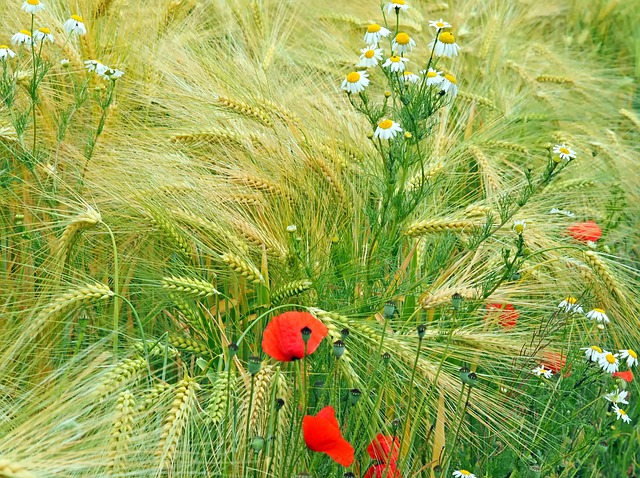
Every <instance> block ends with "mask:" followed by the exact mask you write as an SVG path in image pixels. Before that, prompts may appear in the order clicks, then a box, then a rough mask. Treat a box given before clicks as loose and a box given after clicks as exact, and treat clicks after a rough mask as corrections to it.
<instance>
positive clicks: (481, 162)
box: [469, 146, 501, 197]
mask: <svg viewBox="0 0 640 478" xmlns="http://www.w3.org/2000/svg"><path fill="white" fill-rule="evenodd" d="M469 152H470V153H471V154H472V155H473V157H474V158H475V160H476V162H477V163H478V166H479V167H480V171H482V178H483V183H484V188H485V196H486V197H492V196H493V195H494V194H496V193H498V192H499V191H500V190H501V189H500V182H499V181H500V180H499V178H498V176H497V175H496V173H495V171H494V170H493V167H492V166H491V164H490V163H489V160H488V159H487V156H486V155H485V154H484V152H483V151H482V150H481V149H480V148H478V147H477V146H469Z"/></svg>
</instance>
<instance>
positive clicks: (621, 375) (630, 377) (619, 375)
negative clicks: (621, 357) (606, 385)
mask: <svg viewBox="0 0 640 478" xmlns="http://www.w3.org/2000/svg"><path fill="white" fill-rule="evenodd" d="M611 376H613V377H616V378H621V379H622V380H624V381H625V382H627V383H631V382H632V381H633V373H632V372H631V370H625V371H624V372H614V373H612V374H611Z"/></svg>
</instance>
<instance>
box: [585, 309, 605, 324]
mask: <svg viewBox="0 0 640 478" xmlns="http://www.w3.org/2000/svg"><path fill="white" fill-rule="evenodd" d="M587 319H591V320H594V319H595V320H597V321H598V322H604V323H605V324H608V323H609V322H610V321H609V317H607V314H605V313H604V309H599V308H597V307H596V308H595V309H593V310H590V311H589V312H587Z"/></svg>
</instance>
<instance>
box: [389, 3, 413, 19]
mask: <svg viewBox="0 0 640 478" xmlns="http://www.w3.org/2000/svg"><path fill="white" fill-rule="evenodd" d="M394 8H395V9H396V13H400V10H402V11H403V12H406V11H407V10H408V9H409V5H407V4H405V3H404V0H393V1H392V2H389V3H387V14H389V15H391V10H393V9H394Z"/></svg>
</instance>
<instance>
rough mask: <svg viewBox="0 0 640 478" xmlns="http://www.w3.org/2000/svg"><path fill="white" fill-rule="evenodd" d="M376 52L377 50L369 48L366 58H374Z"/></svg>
mask: <svg viewBox="0 0 640 478" xmlns="http://www.w3.org/2000/svg"><path fill="white" fill-rule="evenodd" d="M375 54H376V52H375V51H374V50H367V51H366V53H365V54H364V57H365V58H373V56H374V55H375Z"/></svg>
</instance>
